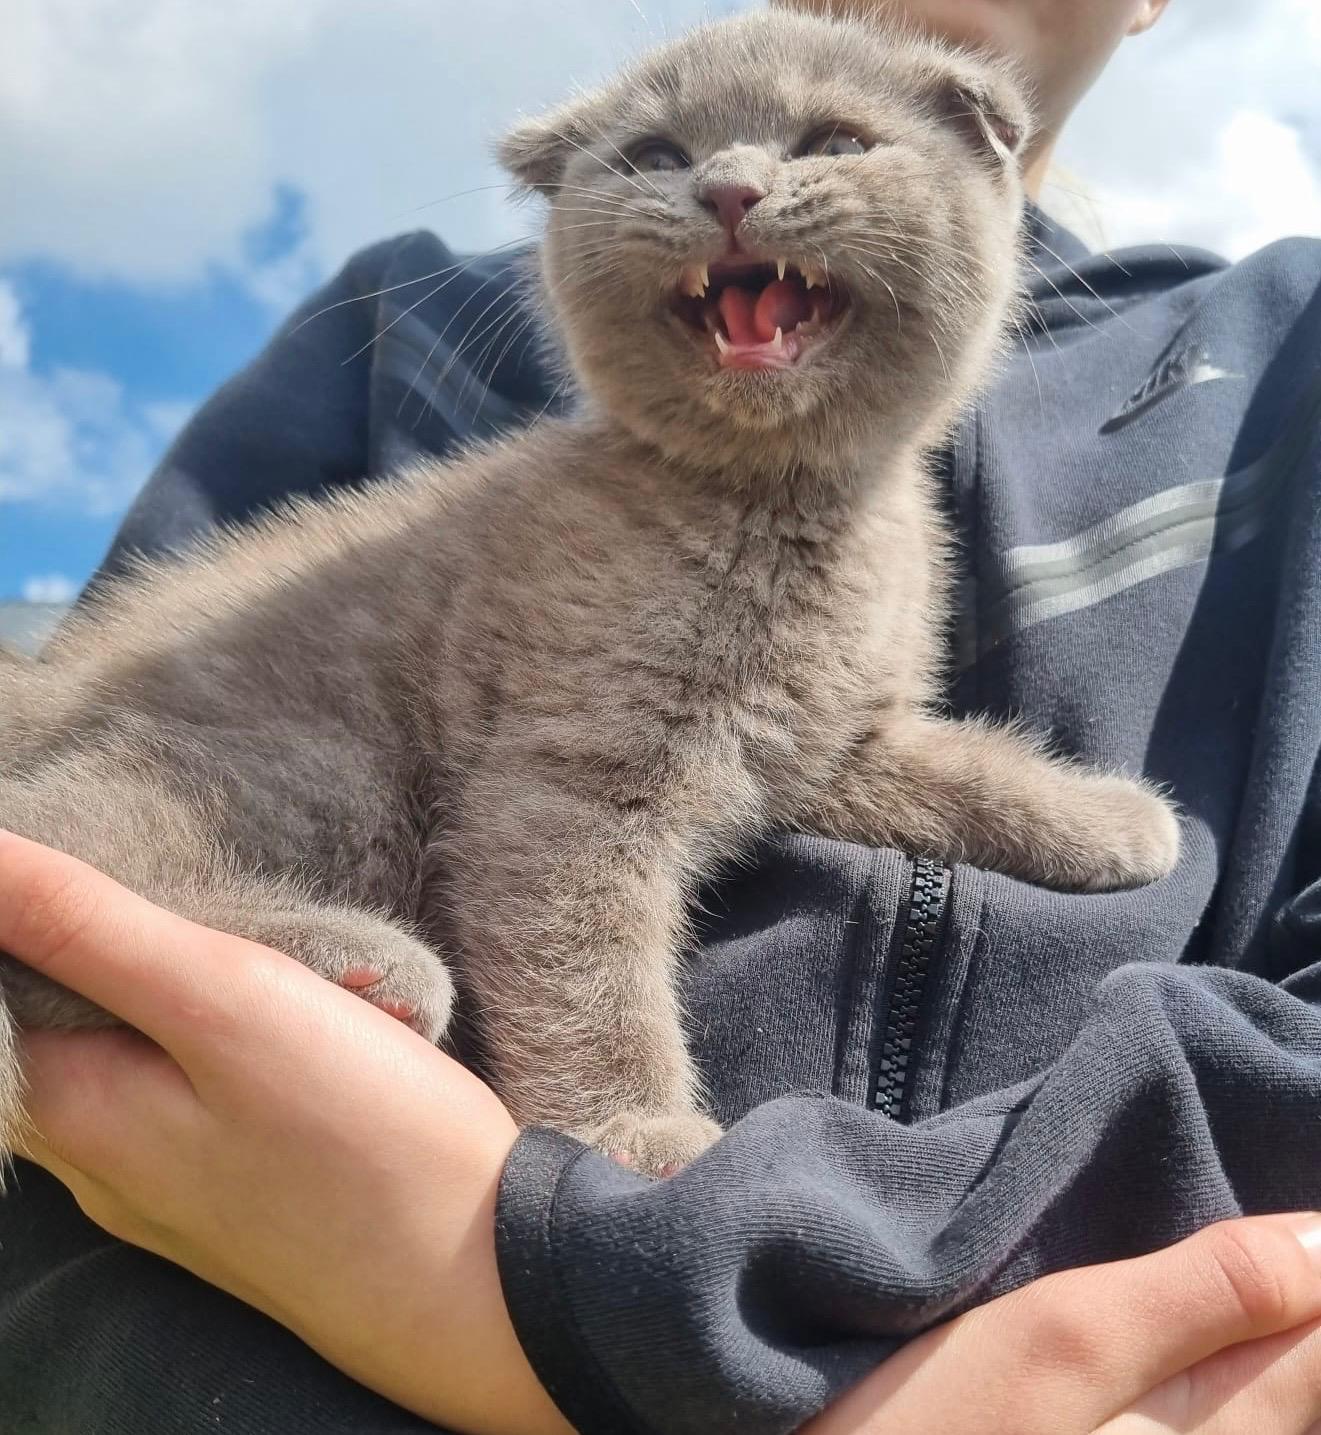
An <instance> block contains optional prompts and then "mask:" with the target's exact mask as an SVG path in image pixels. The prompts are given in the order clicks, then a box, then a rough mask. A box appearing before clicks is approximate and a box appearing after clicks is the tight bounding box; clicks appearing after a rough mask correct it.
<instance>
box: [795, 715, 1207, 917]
mask: <svg viewBox="0 0 1321 1435" xmlns="http://www.w3.org/2000/svg"><path fill="white" fill-rule="evenodd" d="M797 821H798V822H799V824H800V825H801V826H802V827H803V828H805V829H806V830H808V831H812V832H820V833H822V834H824V835H826V836H832V837H839V838H842V839H844V840H847V841H855V842H866V843H869V844H872V845H875V846H893V847H898V848H901V849H904V850H906V851H909V852H913V853H921V854H924V855H928V856H932V857H939V858H943V859H945V860H952V861H962V862H969V863H972V864H973V865H974V866H979V867H987V868H991V869H994V870H997V871H1000V872H1005V873H1007V874H1009V875H1010V876H1013V877H1021V878H1023V879H1024V880H1026V881H1030V882H1038V883H1041V884H1042V885H1044V886H1047V887H1055V888H1058V889H1061V890H1063V891H1081V892H1104V891H1113V890H1116V889H1119V888H1126V887H1138V886H1141V885H1143V884H1144V883H1146V882H1151V881H1154V880H1156V879H1157V878H1159V877H1163V876H1165V875H1166V874H1167V873H1168V872H1170V871H1171V870H1172V869H1173V867H1174V864H1175V861H1176V860H1177V857H1178V851H1179V829H1178V823H1177V820H1176V818H1175V815H1174V809H1173V807H1172V806H1171V805H1170V804H1169V803H1168V802H1167V801H1166V800H1165V799H1164V798H1162V797H1161V796H1159V795H1158V794H1157V793H1156V792H1155V791H1154V790H1153V789H1152V788H1150V787H1148V786H1146V785H1145V784H1143V783H1140V782H1135V781H1132V780H1130V779H1128V778H1124V777H1117V776H1112V775H1110V774H1106V773H1101V772H1096V771H1092V770H1089V769H1088V768H1085V767H1082V766H1080V765H1078V764H1076V763H1072V762H1066V761H1064V760H1061V759H1058V758H1052V757H1050V756H1048V755H1047V754H1046V753H1045V752H1043V751H1042V749H1041V748H1040V747H1039V746H1038V745H1037V744H1036V743H1034V742H1033V741H1032V740H1031V739H1030V738H1028V737H1027V736H1025V735H1024V734H1022V733H1020V732H1017V731H1015V730H1014V729H1012V728H1003V727H995V726H992V725H991V724H989V723H986V722H982V721H977V720H970V721H961V722H955V721H941V720H938V719H928V718H921V717H915V716H896V717H892V718H888V719H886V720H884V721H883V723H881V724H878V726H877V727H876V729H875V730H874V731H873V732H872V733H870V734H869V735H868V736H867V738H866V739H865V740H864V741H863V742H861V743H859V744H858V745H857V746H856V748H855V749H854V751H853V753H852V755H851V756H850V759H849V761H848V762H847V764H846V765H845V766H844V768H843V769H842V770H841V771H840V772H839V774H838V775H837V777H836V779H835V781H834V782H833V784H832V786H831V789H830V791H829V793H828V794H827V795H826V797H825V798H824V800H822V801H820V802H819V803H818V804H817V805H816V806H814V807H813V808H812V810H810V811H806V812H803V813H801V814H799V815H798V817H797Z"/></svg>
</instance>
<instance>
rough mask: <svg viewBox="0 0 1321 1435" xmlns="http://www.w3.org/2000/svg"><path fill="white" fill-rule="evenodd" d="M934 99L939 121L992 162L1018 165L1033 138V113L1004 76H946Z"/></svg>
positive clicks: (966, 74)
mask: <svg viewBox="0 0 1321 1435" xmlns="http://www.w3.org/2000/svg"><path fill="white" fill-rule="evenodd" d="M935 100H936V107H937V110H938V112H939V115H940V118H941V119H942V120H944V121H945V122H946V123H947V124H948V125H949V126H950V127H951V128H952V129H954V130H956V131H958V133H959V134H961V135H962V136H963V138H964V139H965V140H966V141H967V143H968V144H969V145H970V146H971V148H972V149H973V150H974V151H975V152H976V153H977V154H979V155H980V156H981V157H982V158H983V159H985V160H987V161H988V162H989V163H994V164H996V165H997V166H999V165H1005V164H1008V163H1010V162H1011V161H1013V162H1016V161H1017V160H1018V159H1019V157H1020V156H1021V155H1022V153H1023V150H1024V148H1025V146H1026V145H1027V142H1028V140H1029V139H1030V138H1031V135H1032V131H1033V122H1032V111H1031V110H1030V109H1029V108H1028V105H1027V101H1026V100H1025V99H1024V98H1023V97H1022V95H1021V94H1020V93H1019V92H1018V89H1017V87H1016V86H1015V85H1014V84H1012V83H1011V82H1010V81H1009V80H1008V79H1006V78H1005V77H1004V76H1002V75H998V74H970V73H964V74H952V75H946V76H943V77H942V78H941V81H940V83H939V84H938V86H937V90H936V96H935Z"/></svg>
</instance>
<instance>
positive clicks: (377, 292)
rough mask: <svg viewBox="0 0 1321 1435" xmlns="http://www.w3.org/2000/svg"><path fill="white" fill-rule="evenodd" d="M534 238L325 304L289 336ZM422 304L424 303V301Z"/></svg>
mask: <svg viewBox="0 0 1321 1435" xmlns="http://www.w3.org/2000/svg"><path fill="white" fill-rule="evenodd" d="M534 242H535V239H534V236H533V235H531V234H520V235H518V236H517V237H516V238H514V239H506V240H505V241H504V243H503V244H497V245H495V246H494V247H493V248H491V249H486V250H483V251H482V253H481V254H473V255H471V256H470V257H469V258H467V259H465V260H463V261H462V262H460V263H455V264H449V265H446V267H445V268H444V269H433V270H432V271H431V273H430V274H419V275H418V276H417V278H416V279H405V280H403V281H402V282H401V283H399V284H388V285H387V286H386V287H385V288H384V289H373V290H372V291H371V292H370V293H369V294H355V295H354V296H353V297H352V298H351V299H337V300H336V301H335V302H334V303H333V304H327V305H326V307H325V308H324V309H318V310H317V311H316V313H315V314H309V315H308V316H307V318H306V319H304V320H303V321H302V322H301V323H299V324H298V325H296V326H295V327H294V328H293V329H292V330H290V333H291V334H296V333H297V332H298V330H299V329H301V328H302V327H303V326H304V325H305V324H310V323H311V322H312V320H313V319H319V318H320V317H321V316H322V315H323V314H329V313H330V312H331V310H332V309H342V308H343V307H344V306H345V305H346V304H361V303H362V302H363V300H365V299H379V298H380V297H381V295H382V294H393V293H395V291H396V290H399V289H408V288H410V287H411V286H412V285H414V284H425V283H426V282H427V280H428V279H439V278H440V277H441V275H442V274H452V273H453V272H454V271H455V270H456V269H469V268H471V267H472V266H473V265H474V264H476V263H477V261H478V260H479V259H484V258H486V257H487V256H488V255H491V254H498V253H499V252H500V251H501V250H502V249H508V248H509V247H510V245H512V244H531V243H534ZM432 293H439V290H432ZM422 302H423V303H425V302H426V300H425V299H424V300H423V301H422Z"/></svg>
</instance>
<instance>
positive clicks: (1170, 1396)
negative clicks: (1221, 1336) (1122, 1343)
mask: <svg viewBox="0 0 1321 1435" xmlns="http://www.w3.org/2000/svg"><path fill="white" fill-rule="evenodd" d="M1318 1422H1321V1322H1318V1321H1311V1322H1309V1323H1308V1324H1306V1325H1303V1326H1299V1327H1297V1328H1295V1329H1294V1330H1288V1331H1284V1332H1282V1333H1281V1334H1279V1335H1272V1336H1267V1337H1264V1338H1263V1339H1261V1340H1253V1341H1248V1342H1247V1343H1246V1344H1244V1345H1236V1346H1231V1347H1230V1348H1229V1349H1228V1350H1222V1351H1219V1352H1217V1354H1215V1355H1213V1356H1211V1357H1210V1358H1209V1359H1207V1360H1204V1361H1202V1362H1201V1363H1200V1364H1199V1365H1195V1366H1193V1367H1192V1369H1191V1370H1187V1371H1184V1372H1182V1373H1181V1374H1179V1375H1177V1376H1175V1377H1174V1379H1172V1380H1168V1381H1166V1382H1165V1383H1164V1384H1163V1385H1160V1386H1158V1387H1157V1388H1156V1389H1155V1390H1153V1391H1151V1392H1150V1393H1149V1394H1148V1395H1146V1396H1144V1397H1143V1399H1141V1400H1139V1401H1138V1402H1137V1403H1136V1404H1134V1405H1133V1406H1131V1407H1130V1408H1129V1409H1128V1410H1126V1411H1124V1412H1123V1413H1122V1414H1120V1415H1118V1416H1116V1418H1115V1419H1114V1420H1111V1421H1108V1422H1107V1423H1106V1424H1105V1425H1103V1426H1102V1427H1101V1429H1100V1430H1099V1431H1098V1432H1097V1435H1243V1432H1244V1431H1251V1432H1252V1435H1316V1432H1317V1431H1318V1430H1321V1424H1319V1423H1318Z"/></svg>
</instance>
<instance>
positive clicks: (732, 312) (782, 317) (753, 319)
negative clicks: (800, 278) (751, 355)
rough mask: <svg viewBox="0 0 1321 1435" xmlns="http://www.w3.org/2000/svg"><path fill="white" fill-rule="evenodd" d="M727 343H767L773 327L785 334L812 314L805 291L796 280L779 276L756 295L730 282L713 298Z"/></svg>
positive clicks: (773, 331)
mask: <svg viewBox="0 0 1321 1435" xmlns="http://www.w3.org/2000/svg"><path fill="white" fill-rule="evenodd" d="M716 307H717V308H718V309H719V310H720V317H721V318H722V319H723V320H724V321H725V332H726V333H727V334H728V335H729V341H730V343H731V344H769V343H770V341H771V340H772V339H773V338H774V337H775V331H776V329H783V330H784V332H785V333H786V334H787V333H788V332H789V331H790V330H791V329H792V328H793V327H794V325H795V324H801V323H802V322H803V321H804V320H806V319H810V318H811V317H812V305H811V303H810V302H809V301H808V297H807V291H806V290H805V289H804V288H803V287H802V286H801V285H800V284H791V283H790V282H789V280H787V279H779V280H777V281H776V282H775V283H774V284H768V285H767V286H766V287H765V288H764V289H763V290H762V291H761V294H760V296H758V295H755V294H753V293H752V291H751V290H750V289H738V288H736V287H734V286H733V285H731V286H730V287H729V288H728V289H726V290H724V291H723V292H722V293H721V295H720V298H719V299H718V300H717V301H716Z"/></svg>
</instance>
